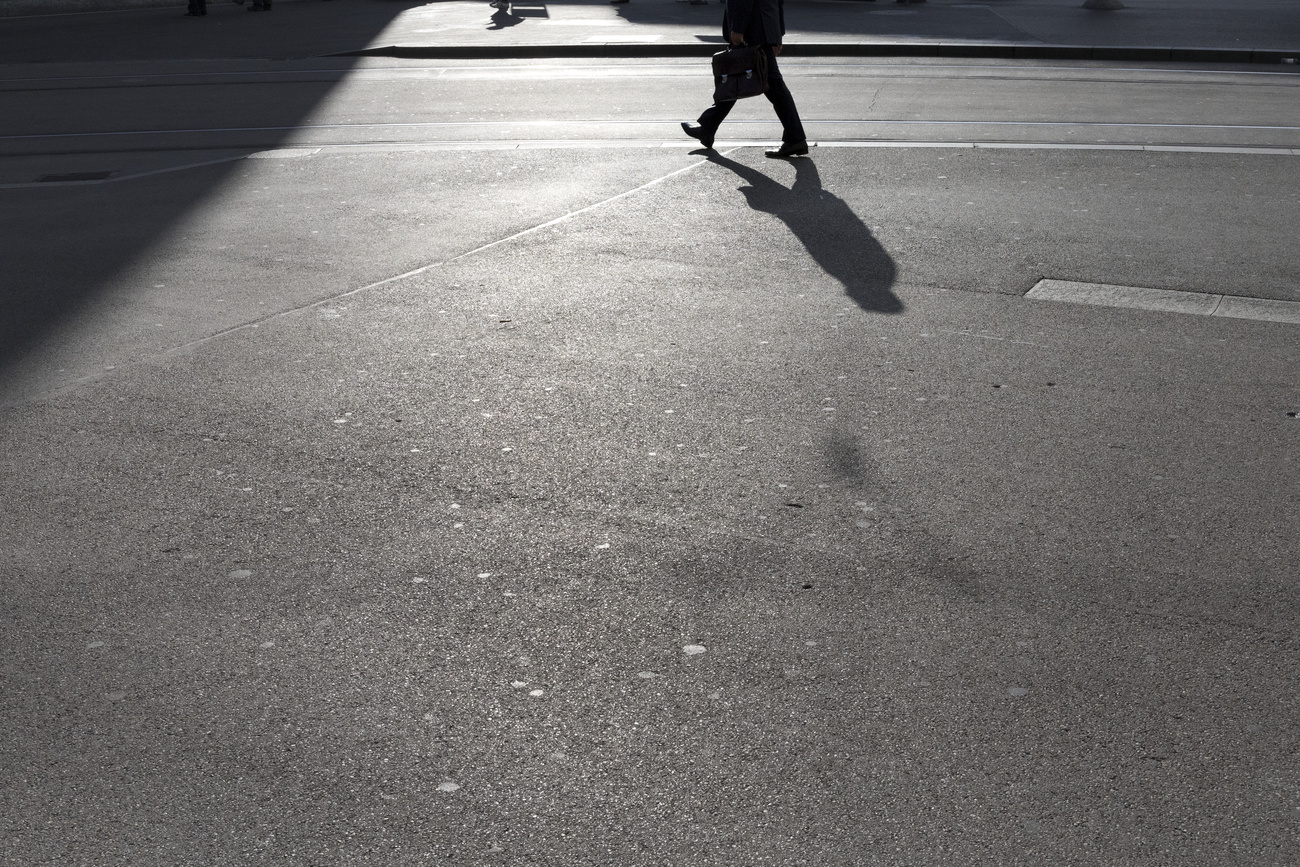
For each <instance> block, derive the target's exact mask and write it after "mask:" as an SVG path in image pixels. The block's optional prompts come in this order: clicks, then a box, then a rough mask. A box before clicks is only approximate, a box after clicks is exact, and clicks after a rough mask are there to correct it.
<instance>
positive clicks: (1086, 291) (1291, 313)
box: [1025, 280, 1300, 325]
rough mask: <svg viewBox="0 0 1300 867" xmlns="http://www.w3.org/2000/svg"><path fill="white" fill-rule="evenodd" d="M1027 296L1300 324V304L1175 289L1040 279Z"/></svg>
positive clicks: (1035, 298) (1137, 308) (1066, 301)
mask: <svg viewBox="0 0 1300 867" xmlns="http://www.w3.org/2000/svg"><path fill="white" fill-rule="evenodd" d="M1025 297H1026V298H1030V299H1032V300H1034V301H1060V302H1064V303H1067V304H1091V305H1093V306H1096V307H1128V308H1132V309H1134V310H1154V311H1158V312H1163V313H1190V314H1193V315H1196V316H1224V317H1229V318H1232V319H1258V320H1263V321H1266V322H1287V323H1292V324H1297V325H1300V301H1277V300H1274V299H1271V298H1243V297H1240V296H1236V295H1214V294H1211V293H1208V292H1180V291H1177V290H1174V289H1148V288H1145V287H1142V286H1115V285H1112V284H1109V283H1075V282H1072V281H1069V280H1039V281H1038V283H1037V284H1035V285H1034V288H1032V289H1030V290H1029V292H1028V293H1026V295H1025Z"/></svg>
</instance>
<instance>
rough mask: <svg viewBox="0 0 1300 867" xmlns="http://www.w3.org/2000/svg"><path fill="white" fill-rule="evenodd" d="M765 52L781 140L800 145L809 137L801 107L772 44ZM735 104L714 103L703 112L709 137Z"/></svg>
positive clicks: (769, 92)
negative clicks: (798, 106)
mask: <svg viewBox="0 0 1300 867" xmlns="http://www.w3.org/2000/svg"><path fill="white" fill-rule="evenodd" d="M762 50H763V52H764V53H765V54H766V55H767V93H766V94H765V95H766V96H767V100H768V102H770V103H772V108H774V109H776V116H777V117H778V118H779V119H780V120H781V127H782V132H781V142H782V143H783V144H801V143H803V142H805V141H807V140H808V136H807V135H805V134H804V131H803V123H802V122H800V120H799V109H797V108H795V106H794V97H793V96H791V95H790V88H788V87H786V86H785V79H784V78H782V77H781V69H780V67H778V66H777V65H776V54H775V53H774V52H773V51H772V46H770V45H764V46H762ZM735 104H736V101H735V100H734V99H731V100H727V101H726V102H715V103H714V104H713V105H711V106H709V107H708V108H706V109H705V110H704V114H702V115H700V120H699V124H700V126H702V127H704V129H705V130H707V131H708V134H709V135H710V136H716V135H717V132H718V127H720V126H722V122H723V121H724V120H726V118H727V115H728V114H730V113H731V109H732V107H733V106H734V105H735Z"/></svg>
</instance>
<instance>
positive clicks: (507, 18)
mask: <svg viewBox="0 0 1300 867" xmlns="http://www.w3.org/2000/svg"><path fill="white" fill-rule="evenodd" d="M491 21H492V23H491V24H489V25H488V28H487V29H488V30H504V29H505V28H507V27H514V26H515V25H516V24H522V23H523V21H524V19H523V16H521V15H516V14H514V9H513V7H507V8H505V9H498V10H496V11H495V12H493V13H492V18H491Z"/></svg>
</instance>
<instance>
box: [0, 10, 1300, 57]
mask: <svg viewBox="0 0 1300 867" xmlns="http://www.w3.org/2000/svg"><path fill="white" fill-rule="evenodd" d="M181 8H182V7H181V6H177V7H173V8H163V9H157V8H154V9H141V10H127V11H119V12H111V13H99V14H84V15H63V16H58V17H56V18H51V17H48V16H46V17H41V16H36V17H20V18H3V17H0V57H2V58H4V62H9V63H14V62H20V63H28V62H53V61H60V60H71V61H100V60H131V59H166V58H175V59H182V58H185V59H189V58H202V57H207V58H244V57H258V58H261V57H272V58H285V57H311V56H319V55H325V54H331V53H337V52H345V51H351V50H358V49H363V48H366V47H368V46H388V45H402V46H408V47H433V48H437V47H462V48H467V49H472V48H474V47H479V48H482V49H494V48H495V49H500V48H508V47H510V46H521V47H522V46H546V45H550V46H556V47H564V46H574V45H602V44H614V45H617V44H623V45H625V46H626V45H638V44H639V45H642V46H644V47H645V53H646V54H647V55H649V56H653V55H654V51H655V49H656V47H657V48H658V50H660V51H663V50H664V47H665V46H670V45H676V44H686V45H701V44H708V43H713V42H716V41H719V40H720V39H721V33H720V26H721V24H720V22H721V9H720V6H719V4H717V3H716V2H714V3H710V4H706V5H700V6H692V5H690V4H689V3H682V2H677V0H633V2H630V3H628V4H625V5H621V6H611V5H610V4H608V3H605V2H597V0H572V2H568V0H566V2H552V3H545V2H542V3H524V4H516V5H514V6H512V7H511V9H510V10H508V11H498V10H494V9H492V8H491V7H489V6H488V5H487V4H486V3H485V2H477V0H474V2H461V0H440V2H434V3H427V4H420V3H415V2H410V0H382V2H380V0H332V2H329V3H322V2H319V0H293V2H285V0H281V3H279V4H277V5H276V6H275V7H274V10H273V12H272V13H271V14H270V15H265V16H261V15H256V14H251V15H250V14H249V13H248V12H247V9H246V7H241V6H237V5H234V4H233V3H226V2H213V3H210V4H209V14H208V16H207V17H206V18H203V19H201V20H200V19H190V18H186V17H184V16H183V15H181V11H180V10H181ZM178 16H180V17H178ZM787 18H788V20H787V27H789V29H790V30H789V33H788V35H787V40H786V41H787V42H789V43H790V44H791V45H796V46H797V45H798V44H800V43H819V44H826V43H832V44H834V43H842V44H845V45H849V44H854V43H863V42H877V43H881V42H883V43H889V42H898V43H918V44H919V43H963V42H966V43H985V44H1003V43H1006V44H1013V43H1018V44H1023V45H1026V46H1035V45H1037V46H1041V45H1044V44H1056V43H1063V44H1068V45H1083V46H1148V47H1162V48H1163V47H1173V46H1177V47H1182V48H1213V49H1288V50H1289V49H1296V50H1300V3H1298V2H1296V0H1238V2H1233V3H1222V2H1217V0H1135V2H1133V3H1131V4H1129V8H1126V9H1124V10H1122V11H1118V12H1093V11H1089V10H1085V9H1082V8H1080V4H1079V3H1076V2H1074V0H993V2H988V3H967V2H958V0H929V2H927V3H924V4H914V5H904V6H899V5H898V4H895V3H887V2H883V0H882V2H880V3H868V2H854V0H842V2H841V0H791V2H790V4H789V14H788V16H787ZM51 26H57V28H58V38H57V39H47V38H44V35H45V34H46V33H48V31H49V28H50V27H51Z"/></svg>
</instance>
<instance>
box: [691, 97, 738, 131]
mask: <svg viewBox="0 0 1300 867" xmlns="http://www.w3.org/2000/svg"><path fill="white" fill-rule="evenodd" d="M735 104H736V101H735V100H734V99H731V100H727V101H726V102H715V103H714V104H713V105H711V106H709V107H708V108H706V109H705V110H704V114H702V115H700V119H699V120H698V121H696V123H698V124H699V125H700V126H701V127H703V128H704V129H705V130H706V131H707V132H708V137H709V138H713V137H714V136H716V135H717V134H718V127H720V126H722V122H723V121H724V120H726V119H727V115H729V114H731V109H732V108H733V107H734V106H735Z"/></svg>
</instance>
